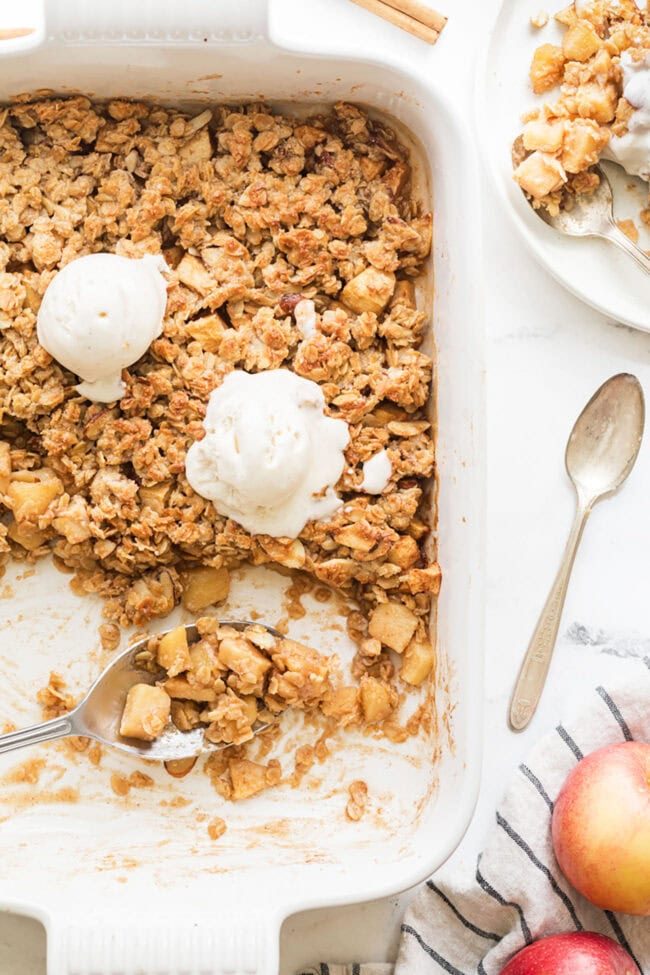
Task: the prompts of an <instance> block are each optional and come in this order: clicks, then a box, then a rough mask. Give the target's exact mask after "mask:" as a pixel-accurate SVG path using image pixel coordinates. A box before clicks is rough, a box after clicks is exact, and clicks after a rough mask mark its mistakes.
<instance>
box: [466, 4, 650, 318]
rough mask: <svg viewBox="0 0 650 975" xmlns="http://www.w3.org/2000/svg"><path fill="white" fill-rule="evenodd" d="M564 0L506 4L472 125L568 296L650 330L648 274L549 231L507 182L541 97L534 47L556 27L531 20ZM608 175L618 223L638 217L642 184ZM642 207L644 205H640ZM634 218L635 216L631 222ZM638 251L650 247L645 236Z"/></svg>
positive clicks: (599, 244)
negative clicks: (527, 119) (526, 118)
mask: <svg viewBox="0 0 650 975" xmlns="http://www.w3.org/2000/svg"><path fill="white" fill-rule="evenodd" d="M564 5H565V4H563V3H562V0H551V2H549V3H548V4H540V0H504V2H503V4H502V6H501V9H500V11H499V15H498V17H497V20H496V23H495V26H494V29H493V31H492V34H491V36H490V39H489V44H488V47H487V51H486V56H485V59H484V62H483V66H482V69H480V70H479V73H478V79H477V80H478V85H477V127H478V134H479V147H480V149H481V151H482V152H483V153H484V154H485V156H486V157H487V161H488V163H489V166H488V168H489V169H490V170H491V172H492V175H493V177H494V180H495V182H496V185H497V187H498V190H499V194H500V197H501V200H502V202H503V205H504V206H505V208H506V210H507V212H508V213H509V214H510V216H511V217H512V220H513V222H514V223H515V225H516V226H517V228H518V230H519V232H520V233H521V235H522V237H523V239H524V240H525V242H526V244H527V245H528V247H529V248H530V249H531V251H532V252H533V254H534V256H535V257H536V259H537V260H538V261H539V262H540V263H541V264H543V265H544V267H545V268H546V269H547V270H548V271H549V272H550V273H551V274H552V275H553V277H554V278H555V279H556V280H557V281H559V282H560V283H561V284H563V285H564V286H565V287H566V288H568V289H569V291H572V292H573V293H574V294H575V295H577V296H578V297H579V298H581V299H582V300H583V301H585V302H586V303H587V304H589V305H591V306H592V307H593V308H596V309H597V310H598V311H600V312H602V313H603V314H604V315H607V317H608V318H611V319H613V320H614V321H617V322H623V323H624V324H626V325H632V326H633V327H635V328H640V329H643V330H644V331H650V275H648V274H646V273H645V272H644V271H642V270H641V268H639V267H637V266H636V265H635V263H634V262H633V261H632V260H631V259H630V258H629V257H627V256H626V255H625V254H624V253H623V252H621V251H619V250H618V248H616V247H614V246H613V245H611V244H608V243H607V242H606V241H601V240H595V239H575V238H573V239H572V238H570V237H566V236H564V235H563V234H560V233H558V232H557V231H555V230H552V229H551V228H550V227H547V226H546V224H544V223H543V221H542V220H540V218H539V217H538V216H537V215H536V214H535V213H534V212H533V210H532V209H531V207H530V206H529V205H528V203H527V201H526V199H525V197H524V195H523V193H522V192H521V190H520V189H519V187H518V186H517V184H516V183H515V182H514V180H513V178H512V164H511V159H510V147H511V145H512V143H513V141H514V139H515V138H516V136H517V135H518V134H519V132H520V131H521V123H520V118H521V115H522V113H523V112H524V111H526V110H527V109H530V108H531V107H533V106H534V105H535V104H536V102H538V101H542V100H543V99H544V98H546V99H547V100H548V99H549V95H550V96H551V97H552V95H553V93H549V94H547V95H546V96H542V98H538V97H537V96H535V95H533V93H532V90H531V87H530V82H529V80H528V69H529V66H530V60H531V57H532V54H533V51H534V50H535V48H536V47H537V46H538V45H540V44H544V43H551V44H556V43H558V41H559V39H560V38H561V37H562V28H561V26H560V25H559V24H556V23H555V21H554V20H553V18H552V17H551V19H550V20H549V23H548V25H547V26H546V27H544V28H542V29H541V30H537V29H535V28H533V27H532V26H531V25H530V17H531V16H532V15H534V14H536V13H537V12H538V11H539V9H540V7H546V9H548V10H549V12H550V13H555V12H556V10H560V9H561V8H562V7H563V6H564ZM608 172H609V173H610V174H611V175H612V176H613V184H614V195H615V200H616V205H615V213H616V218H617V219H619V220H620V219H624V218H626V217H635V216H636V217H637V218H638V213H639V210H640V209H641V208H642V207H643V205H644V193H643V190H644V189H645V194H646V195H645V200H646V201H647V184H646V183H643V182H642V181H641V180H634V179H632V178H631V177H629V176H627V175H626V174H625V173H624V172H623V170H621V169H620V168H619V167H617V166H613V165H612V166H609V167H608ZM645 205H646V206H647V202H646V203H645ZM639 223H640V221H639V220H638V219H637V225H638V224H639ZM640 243H641V246H643V247H644V248H646V249H648V248H650V235H649V234H648V233H647V231H645V230H644V231H643V233H642V236H641V238H640Z"/></svg>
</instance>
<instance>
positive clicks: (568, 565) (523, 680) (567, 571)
mask: <svg viewBox="0 0 650 975" xmlns="http://www.w3.org/2000/svg"><path fill="white" fill-rule="evenodd" d="M590 510H591V509H590V507H589V506H588V505H585V504H583V503H582V502H581V501H579V503H578V507H577V510H576V515H575V519H574V522H573V525H572V527H571V533H570V535H569V538H568V541H567V544H566V548H565V550H564V555H563V556H562V562H561V563H560V568H559V570H558V573H557V575H556V577H555V581H554V583H553V585H552V586H551V591H550V592H549V594H548V598H547V600H546V602H545V604H544V609H543V610H542V612H541V613H540V617H539V620H538V621H537V626H536V627H535V631H534V633H533V635H532V637H531V640H530V643H529V644H528V649H527V651H526V656H525V657H524V659H523V663H522V665H521V670H520V671H519V676H518V677H517V682H516V684H515V688H514V690H513V692H512V699H511V701H510V715H509V718H510V727H511V728H512V730H513V731H523V729H524V728H525V727H526V726H527V725H528V723H529V721H530V719H531V718H532V716H533V715H534V714H535V711H536V710H537V705H538V704H539V699H540V697H541V696H542V691H543V690H544V684H545V683H546V675H547V674H548V670H549V667H550V665H551V657H552V656H553V650H554V649H555V641H556V640H557V632H558V629H559V626H560V619H561V617H562V610H563V608H564V600H565V597H566V592H567V588H568V585H569V578H570V576H571V569H572V568H573V563H574V561H575V557H576V552H577V550H578V544H579V543H580V539H581V538H582V532H583V530H584V527H585V523H586V521H587V518H588V516H589V512H590Z"/></svg>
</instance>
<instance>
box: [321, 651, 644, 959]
mask: <svg viewBox="0 0 650 975" xmlns="http://www.w3.org/2000/svg"><path fill="white" fill-rule="evenodd" d="M625 669H626V670H627V680H626V682H625V684H620V685H617V686H614V685H613V684H612V685H611V686H609V687H608V688H607V689H606V688H604V687H597V688H596V689H595V690H594V692H593V694H592V695H591V696H590V697H588V698H587V700H586V703H585V707H584V709H583V710H581V711H580V712H579V714H577V715H576V716H575V717H574V718H573V719H571V720H567V721H565V722H563V723H562V724H559V725H558V726H557V728H554V729H553V731H552V732H551V733H550V734H548V735H546V737H544V738H543V739H542V740H541V741H540V742H539V743H538V744H537V746H536V747H535V748H533V750H532V752H531V754H530V755H529V756H528V759H527V761H526V762H525V763H523V764H522V765H520V766H519V768H518V770H517V773H516V775H515V778H514V781H513V782H512V784H511V786H510V788H509V790H508V792H507V794H506V796H505V798H504V799H503V801H502V803H501V805H500V807H499V808H498V810H497V812H496V822H495V825H494V827H493V829H492V831H491V833H490V835H489V837H488V840H487V843H486V846H485V849H484V850H483V852H482V853H481V855H480V856H479V858H478V863H477V864H476V869H475V870H474V871H472V872H471V873H468V872H467V871H462V870H456V871H451V870H445V868H444V867H443V868H442V869H441V870H440V871H439V872H438V873H437V874H436V875H435V877H434V878H433V879H432V880H429V881H428V882H427V883H426V884H425V885H424V887H423V888H422V890H421V891H420V892H419V894H418V895H417V896H416V897H415V899H414V901H413V902H412V904H411V905H410V907H409V909H408V911H407V913H406V917H405V918H404V923H403V925H402V939H401V944H400V949H399V954H398V958H397V963H396V966H395V972H394V975H424V973H427V975H438V973H443V972H444V973H446V975H498V973H499V972H500V971H501V969H502V968H503V966H504V965H505V963H506V962H507V961H508V959H509V958H511V957H512V955H514V954H515V953H516V952H517V951H518V950H519V949H520V948H523V947H524V946H525V945H527V944H530V942H531V941H533V940H535V939H537V938H540V937H543V936H544V935H549V934H556V933H558V932H562V931H582V930H585V931H598V932H600V933H601V934H606V935H609V937H610V938H614V939H615V940H616V941H618V942H619V943H620V944H622V945H623V947H624V948H625V949H626V950H627V951H629V953H630V954H631V955H632V957H633V958H635V959H636V961H637V963H638V965H639V968H640V969H641V972H642V973H643V975H650V918H640V917H632V916H630V915H625V914H613V913H612V912H611V911H601V910H600V909H599V908H597V907H594V906H593V905H591V904H590V903H589V902H588V901H586V900H585V899H584V897H582V896H581V895H580V894H578V893H577V891H575V890H574V889H573V888H572V887H571V886H570V885H569V883H568V882H567V881H566V880H565V878H564V877H563V876H562V874H561V873H560V870H559V867H558V865H557V863H556V862H555V857H554V855H553V848H552V844H551V812H552V810H553V801H554V799H555V798H556V797H557V795H558V792H559V791H560V788H561V786H562V784H563V782H564V780H565V779H566V777H567V775H568V774H569V772H570V771H571V769H573V768H574V767H575V765H576V763H577V762H578V761H579V760H580V759H581V758H582V757H583V755H586V754H588V753H589V752H592V751H594V750H595V749H596V748H600V747H601V746H602V745H608V744H611V743H613V742H618V741H631V740H633V739H636V740H639V741H646V742H650V658H646V660H645V661H643V662H642V661H640V660H630V661H626V663H625ZM621 815H625V810H624V808H623V807H621ZM328 968H329V975H387V972H388V971H389V969H387V967H386V966H385V965H372V964H369V965H355V966H344V965H329V966H326V965H324V966H320V968H317V969H315V970H314V972H315V973H318V975H320V973H322V972H323V969H325V972H324V975H327V969H328Z"/></svg>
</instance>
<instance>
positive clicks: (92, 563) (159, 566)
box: [0, 97, 440, 740]
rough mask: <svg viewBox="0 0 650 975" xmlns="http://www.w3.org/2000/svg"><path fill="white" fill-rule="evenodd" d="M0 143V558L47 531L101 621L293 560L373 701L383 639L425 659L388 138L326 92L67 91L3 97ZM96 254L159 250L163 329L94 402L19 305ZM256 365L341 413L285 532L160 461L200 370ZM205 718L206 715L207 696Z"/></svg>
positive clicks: (407, 234)
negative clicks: (103, 99) (349, 645)
mask: <svg viewBox="0 0 650 975" xmlns="http://www.w3.org/2000/svg"><path fill="white" fill-rule="evenodd" d="M0 146H1V149H2V152H1V154H0V184H1V188H2V190H1V193H0V328H1V331H0V500H1V505H2V511H3V518H2V521H1V522H0V552H1V553H2V555H1V556H0V558H3V559H4V560H6V559H7V558H9V557H10V556H11V555H13V557H15V558H19V559H23V560H28V561H33V560H35V559H37V558H39V557H41V556H44V555H46V554H51V555H52V556H53V557H54V559H55V561H56V564H57V565H59V567H61V568H62V569H65V570H69V571H72V573H73V578H72V580H71V585H72V587H73V588H74V590H75V591H76V592H78V593H80V594H81V593H89V592H94V593H99V594H101V596H103V597H104V599H105V603H104V615H105V618H106V620H107V621H110V624H111V625H114V624H119V625H128V624H135V625H137V626H141V625H144V624H147V623H148V622H149V621H151V620H152V619H153V618H155V617H164V616H166V615H167V614H168V613H169V612H170V611H171V610H172V609H173V608H174V606H175V605H177V604H178V603H179V602H182V603H183V605H184V606H185V607H186V608H187V609H188V610H189V611H191V612H193V613H200V612H201V611H202V610H204V609H205V608H206V607H207V606H211V605H215V604H218V603H220V602H223V601H224V600H225V599H226V597H227V595H228V590H229V577H230V572H231V570H233V569H234V568H236V567H238V566H241V565H243V564H253V565H261V564H269V565H276V566H282V567H285V568H288V569H299V570H302V571H304V572H306V573H308V574H310V575H311V576H312V577H315V579H317V580H318V581H320V582H321V583H323V584H326V585H328V586H331V587H333V588H335V589H337V590H339V591H341V592H342V593H344V594H345V595H346V596H348V597H350V598H351V599H353V600H355V601H356V602H357V604H358V606H359V607H360V610H361V611H360V612H359V613H356V614H355V615H354V619H353V621H352V625H351V631H352V633H353V636H354V637H355V639H356V640H357V642H358V644H359V653H358V655H357V661H356V664H355V666H356V672H357V676H358V677H360V678H361V686H360V690H359V693H360V696H361V700H362V701H363V702H364V708H369V709H374V711H375V714H376V715H377V716H381V715H384V716H385V715H386V714H387V713H388V712H389V711H390V709H391V707H392V697H391V693H390V690H386V689H385V687H384V683H385V681H386V680H387V679H389V678H390V677H391V676H392V674H393V669H394V664H393V662H392V660H391V653H390V651H391V650H392V651H394V652H396V653H397V654H400V655H401V657H402V661H403V663H402V677H403V678H404V681H405V682H406V683H407V684H412V685H415V684H419V683H421V682H422V681H423V680H424V679H425V678H426V676H427V674H428V673H429V671H430V670H431V667H432V664H433V649H432V647H431V643H430V641H429V638H428V635H427V621H428V617H429V610H430V606H431V601H432V598H433V597H434V596H435V594H437V592H438V590H439V586H440V570H439V567H438V565H437V564H436V563H435V562H432V561H431V560H430V559H429V558H428V557H427V554H426V552H425V549H424V545H423V543H424V540H425V537H426V536H427V534H428V531H429V528H430V524H429V522H428V518H427V515H426V514H425V511H426V506H425V505H424V503H423V499H424V495H425V491H426V487H427V480H428V479H429V478H430V476H431V475H432V473H433V470H434V441H433V435H432V430H431V424H430V421H429V418H428V415H427V403H428V400H429V395H430V386H431V376H432V363H431V360H430V358H429V357H428V356H427V355H425V354H424V353H423V352H422V351H421V350H420V344H421V341H422V335H423V329H424V325H425V313H424V312H423V311H421V310H419V309H418V307H417V304H416V300H415V292H414V284H413V283H414V280H415V279H416V278H417V276H418V275H419V274H420V273H421V272H422V270H423V266H424V263H425V261H426V259H427V256H428V255H429V252H430V248H431V235H432V215H431V213H429V212H426V211H425V210H424V209H423V208H422V206H421V205H420V203H419V202H418V200H417V199H416V198H415V196H414V193H413V191H412V188H411V170H410V165H409V154H408V150H407V149H406V148H405V146H404V145H402V144H401V142H400V141H399V139H398V138H397V136H396V135H395V133H394V132H393V131H391V130H390V129H389V128H388V127H387V126H386V125H385V124H384V123H382V122H379V121H376V120H373V119H371V118H370V117H369V116H368V115H366V114H365V113H364V112H363V111H361V110H360V109H359V108H357V107H355V106H353V105H349V104H337V105H335V106H333V108H332V109H331V110H330V111H329V112H328V113H327V114H318V115H314V116H312V117H310V118H297V117H289V116H285V115H281V114H278V113H276V112H274V111H273V110H272V109H270V108H269V107H267V106H264V105H261V104H258V105H247V106H245V107H241V108H233V107H231V106H226V107H216V108H212V109H206V110H205V111H201V113H200V114H198V115H195V116H191V115H188V114H184V113H182V112H180V111H177V110H175V109H171V108H166V107H162V106H160V105H155V104H153V105H152V104H143V103H139V102H132V101H126V100H113V101H109V102H107V103H105V104H95V103H92V102H91V101H90V100H89V99H87V98H84V97H72V98H65V99H57V98H47V99H36V100H28V99H23V100H18V101H16V102H14V103H12V104H11V105H8V106H6V107H5V108H3V109H1V110H0ZM100 251H103V252H112V253H116V254H118V255H122V256H125V257H133V258H136V257H141V256H143V255H145V254H159V253H162V254H163V256H164V258H165V260H166V262H167V264H168V266H169V268H170V273H169V275H168V301H167V309H166V313H165V318H164V328H163V334H162V335H161V336H160V337H159V338H157V339H155V340H154V341H153V342H152V343H151V346H150V348H149V350H148V351H147V353H146V354H145V355H144V356H143V357H142V358H141V359H140V360H139V361H138V362H137V363H136V364H135V365H133V366H132V367H130V368H129V369H127V370H124V372H123V375H122V378H123V380H124V382H125V384H126V391H125V393H124V395H123V397H122V399H121V400H120V401H119V402H115V403H112V404H97V403H93V402H90V401H89V400H88V399H85V398H84V397H83V396H82V395H80V394H79V393H78V392H77V390H76V389H75V384H76V381H77V379H76V377H75V376H74V375H73V374H72V373H70V372H69V371H67V370H66V369H64V368H63V367H62V366H60V365H59V364H58V363H57V362H56V361H54V360H53V359H52V358H51V356H50V355H48V353H47V352H46V351H45V350H44V349H43V348H42V347H41V346H40V345H39V344H38V341H37V337H36V327H35V326H36V316H37V312H38V309H39V305H40V302H41V299H42V296H43V294H44V292H45V290H46V288H47V286H48V285H49V283H50V282H51V281H52V279H53V278H54V276H55V275H56V273H57V272H58V271H59V270H60V269H61V268H63V267H64V266H65V265H66V264H67V263H68V262H70V261H72V260H74V259H75V258H78V257H80V256H82V255H86V254H90V253H95V252H100ZM307 313H308V316H309V318H310V328H309V330H308V331H307V330H305V332H304V334H303V331H302V330H301V327H300V326H301V323H302V324H304V317H305V314H307ZM280 367H281V368H283V369H289V370H292V371H293V372H294V373H296V374H297V375H298V376H302V377H306V378H308V379H311V380H313V381H314V382H316V383H318V384H319V386H320V388H321V390H322V392H323V395H324V398H325V403H326V412H327V415H329V416H331V417H333V418H337V419H343V420H345V421H346V422H347V424H348V426H349V431H350V442H349V445H348V447H347V449H346V451H345V457H346V467H345V469H344V472H343V474H342V476H341V478H340V481H339V483H338V485H337V491H338V493H339V495H340V496H341V499H342V501H343V504H342V506H341V507H340V508H339V509H338V510H337V511H336V512H335V513H334V514H333V515H332V516H331V517H329V518H327V520H320V521H311V522H309V523H308V524H307V525H306V526H305V528H304V529H303V530H302V532H301V533H300V535H299V537H298V538H273V537H270V536H268V535H251V534H249V533H248V532H247V531H245V530H244V529H243V528H242V527H241V526H240V525H239V524H238V523H237V522H235V521H233V520H229V519H227V518H225V517H222V516H221V515H220V514H219V513H218V512H217V511H216V509H215V507H214V506H213V504H212V503H211V502H210V501H207V500H205V499H204V498H202V497H200V496H199V495H198V494H196V493H195V492H194V491H193V490H192V488H191V487H190V485H189V484H188V481H187V479H186V476H185V457H186V453H187V450H188V448H189V447H190V445H191V444H192V443H193V442H195V441H197V440H200V439H201V437H202V436H203V426H202V423H203V419H204V416H205V411H206V404H207V401H208V397H209V395H210V393H211V392H212V391H213V390H214V389H215V388H216V387H217V386H219V385H220V384H221V382H222V381H223V379H224V377H225V376H226V375H227V374H228V373H230V372H231V371H232V370H234V369H243V370H246V371H248V372H253V373H255V372H259V371H262V370H270V369H278V368H280ZM382 450H383V451H385V452H386V454H387V456H388V458H389V459H390V464H391V470H392V474H391V477H390V480H389V482H388V483H387V485H386V487H385V488H384V489H383V491H382V492H381V493H380V494H376V495H374V494H373V495H370V494H368V493H365V492H364V491H363V490H362V488H361V484H362V480H363V465H364V463H365V462H366V461H368V460H369V459H370V458H372V457H374V456H375V455H376V454H377V453H378V452H379V451H382ZM105 632H106V634H107V635H106V641H107V644H108V645H109V646H110V645H116V644H117V641H118V639H119V637H118V635H117V634H116V633H115V631H114V630H111V631H110V633H108V631H105ZM206 639H207V637H203V638H202V643H204V644H205V640H206ZM205 645H206V646H207V644H205ZM186 662H187V661H184V663H186ZM173 666H174V667H178V666H180V665H179V664H178V663H175V664H174V665H173ZM219 666H220V665H219ZM187 673H192V671H188V670H187V668H184V669H181V670H177V672H176V674H175V675H173V676H172V675H171V672H170V677H169V682H173V681H176V682H179V681H182V680H185V678H184V677H183V676H182V675H183V674H187ZM277 674H278V676H277V677H276V678H275V679H276V680H277V681H278V685H279V687H280V686H281V685H282V677H281V675H280V674H279V672H277ZM187 680H188V682H189V678H187ZM238 690H239V691H241V693H243V694H251V693H254V691H255V687H254V685H251V686H249V687H247V689H244V687H243V685H241V686H240V687H239V688H238V689H234V690H233V693H237V692H238ZM344 691H346V689H343V690H342V691H341V692H336V693H335V694H333V695H332V696H331V698H329V699H328V700H327V704H326V705H324V707H325V706H326V707H327V708H328V709H329V711H330V712H331V714H332V715H336V714H337V713H340V714H342V715H345V714H347V713H348V710H347V707H348V701H347V699H346V698H345V693H343V692H344ZM229 693H230V692H229ZM274 694H276V697H277V693H276V692H274ZM337 694H338V697H337ZM179 699H180V696H179V695H177V696H175V697H174V696H173V695H172V704H171V715H172V720H175V718H174V714H176V717H177V718H178V717H179V714H180V708H179V707H178V706H177V705H175V704H174V701H178V700H179ZM229 699H230V698H229V697H226V698H224V700H229ZM211 703H214V702H210V701H203V702H198V704H199V705H200V708H203V709H205V708H204V706H205V705H211ZM184 710H185V711H187V710H188V709H184ZM198 710H199V706H197V707H190V708H189V712H190V713H189V714H187V715H186V717H185V719H183V720H188V721H193V720H195V714H194V712H195V711H198ZM200 713H202V711H201V712H200ZM162 716H163V715H162V712H161V713H160V715H159V716H158V720H157V722H154V726H153V728H154V729H155V727H157V726H158V724H159V721H160V720H161V718H162ZM241 719H242V722H244V721H245V719H246V713H245V708H243V709H242V715H241ZM376 720H380V717H377V718H376ZM210 726H211V727H213V728H217V727H219V728H220V729H221V730H223V727H222V724H221V716H215V717H214V718H211V719H210ZM235 726H237V727H236V728H235ZM241 727H243V724H242V725H241ZM151 731H152V727H150V728H149V732H150V733H151ZM229 733H230V732H229ZM232 734H233V735H234V737H235V738H239V737H240V734H241V728H240V726H239V724H238V722H237V721H234V719H233V731H232ZM233 740H234V739H233Z"/></svg>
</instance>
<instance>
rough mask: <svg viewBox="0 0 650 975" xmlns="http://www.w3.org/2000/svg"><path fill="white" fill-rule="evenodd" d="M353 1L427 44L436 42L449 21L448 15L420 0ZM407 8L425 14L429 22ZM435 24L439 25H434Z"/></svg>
mask: <svg viewBox="0 0 650 975" xmlns="http://www.w3.org/2000/svg"><path fill="white" fill-rule="evenodd" d="M352 3H356V4H357V6H358V7H363V8H364V9H365V10H368V11H370V13H373V14H376V16H377V17H381V18H382V19H383V20H387V21H388V23H390V24H394V25H395V27H400V28H401V29H402V30H405V31H408V33H409V34H413V35H414V36H415V37H419V38H420V40H422V41H426V42H427V44H435V43H436V41H437V40H438V37H439V35H440V31H441V30H442V28H443V27H444V26H445V23H446V22H447V21H446V17H443V16H442V14H439V13H437V12H436V11H435V10H431V9H430V8H429V7H425V6H424V4H421V3H419V2H418V0H352ZM406 8H408V11H414V12H415V11H417V12H418V13H419V14H420V15H421V16H425V17H426V18H427V22H426V23H425V22H424V21H422V20H420V19H418V17H416V16H414V15H413V14H411V13H409V12H407V9H406ZM434 24H437V25H438V26H433V25H434Z"/></svg>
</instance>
